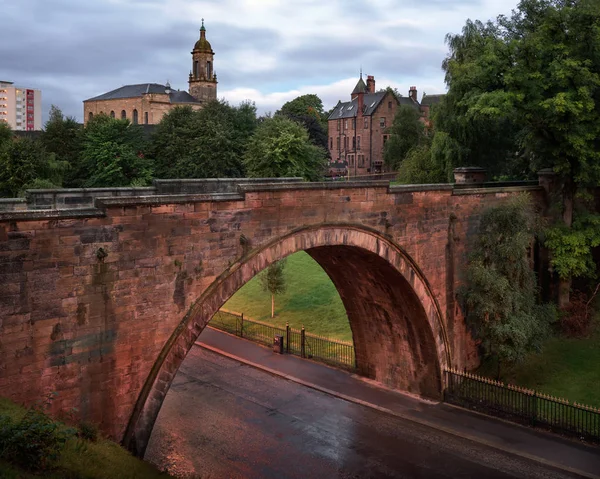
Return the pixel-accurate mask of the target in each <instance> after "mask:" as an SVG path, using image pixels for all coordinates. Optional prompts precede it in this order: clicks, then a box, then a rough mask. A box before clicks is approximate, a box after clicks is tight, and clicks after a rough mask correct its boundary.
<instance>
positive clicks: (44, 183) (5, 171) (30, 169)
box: [0, 138, 67, 197]
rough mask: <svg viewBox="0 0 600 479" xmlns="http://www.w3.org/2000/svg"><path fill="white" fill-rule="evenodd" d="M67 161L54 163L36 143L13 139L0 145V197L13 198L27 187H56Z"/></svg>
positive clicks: (23, 139)
mask: <svg viewBox="0 0 600 479" xmlns="http://www.w3.org/2000/svg"><path fill="white" fill-rule="evenodd" d="M66 168H67V164H66V162H60V161H57V160H56V158H55V157H54V155H53V154H51V153H48V152H47V151H46V150H45V149H44V147H43V146H42V144H41V143H40V142H39V141H38V140H32V139H30V138H15V139H12V140H9V141H8V142H5V141H3V144H2V145H0V195H2V196H8V197H15V196H19V195H21V194H23V192H24V191H25V190H26V189H27V188H34V187H44V188H59V187H60V186H61V185H62V180H63V175H64V172H65V171H66Z"/></svg>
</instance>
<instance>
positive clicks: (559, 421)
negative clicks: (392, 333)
mask: <svg viewBox="0 0 600 479" xmlns="http://www.w3.org/2000/svg"><path fill="white" fill-rule="evenodd" d="M445 380H446V387H445V390H444V400H445V401H446V402H448V403H451V404H456V405H457V406H461V407H466V408H469V409H473V410H476V411H479V412H482V413H484V414H490V415H493V416H497V417H501V418H503V419H508V420H511V421H514V422H518V423H521V424H525V425H530V426H534V427H541V428H545V429H550V430H552V431H555V432H558V433H562V434H566V435H571V436H575V437H578V438H581V439H584V440H587V441H591V442H600V409H597V408H594V407H589V406H584V405H582V404H577V403H570V402H569V401H567V400H566V399H560V398H555V397H552V396H548V395H546V394H541V393H539V392H536V391H533V390H531V389H525V388H519V387H517V386H512V385H510V384H508V385H505V384H504V383H502V382H498V381H494V380H491V379H487V378H484V377H481V376H476V375H474V374H469V373H464V372H460V371H456V370H446V371H445Z"/></svg>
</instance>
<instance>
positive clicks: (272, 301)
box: [271, 294, 275, 319]
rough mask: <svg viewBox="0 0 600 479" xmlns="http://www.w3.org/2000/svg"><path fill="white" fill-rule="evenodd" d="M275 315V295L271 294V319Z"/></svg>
mask: <svg viewBox="0 0 600 479" xmlns="http://www.w3.org/2000/svg"><path fill="white" fill-rule="evenodd" d="M274 317H275V295H274V294H272V295H271V319H272V318H274Z"/></svg>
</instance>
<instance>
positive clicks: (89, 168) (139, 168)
mask: <svg viewBox="0 0 600 479" xmlns="http://www.w3.org/2000/svg"><path fill="white" fill-rule="evenodd" d="M145 146H146V141H145V139H144V134H143V131H142V128H141V127H140V126H138V125H132V124H131V123H130V122H129V120H121V119H115V118H110V117H108V116H107V115H96V116H94V118H92V119H91V120H90V121H89V122H88V123H87V125H86V127H85V131H84V139H83V150H82V154H81V162H82V166H83V168H84V169H85V171H86V172H87V175H88V176H87V178H86V179H85V180H84V181H83V186H84V187H86V188H91V187H118V186H130V185H135V186H141V185H145V184H148V182H149V181H150V180H151V179H152V163H151V161H149V160H148V159H147V158H146V157H145V154H144V151H145Z"/></svg>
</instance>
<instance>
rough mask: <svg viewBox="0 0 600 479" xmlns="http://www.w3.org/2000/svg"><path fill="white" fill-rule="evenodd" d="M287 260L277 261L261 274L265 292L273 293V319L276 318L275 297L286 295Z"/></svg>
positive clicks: (261, 282)
mask: <svg viewBox="0 0 600 479" xmlns="http://www.w3.org/2000/svg"><path fill="white" fill-rule="evenodd" d="M284 268H285V260H284V259H283V260H281V261H277V262H276V263H273V264H272V265H271V266H269V267H268V268H267V269H266V270H264V271H263V272H262V273H261V276H260V284H261V286H262V289H263V291H268V292H269V293H271V318H274V317H275V295H276V294H282V293H285V290H286V283H285V274H284Z"/></svg>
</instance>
